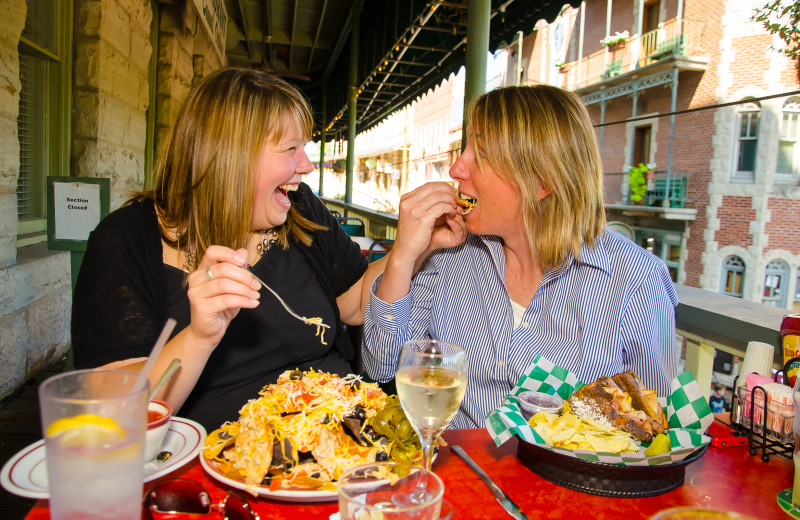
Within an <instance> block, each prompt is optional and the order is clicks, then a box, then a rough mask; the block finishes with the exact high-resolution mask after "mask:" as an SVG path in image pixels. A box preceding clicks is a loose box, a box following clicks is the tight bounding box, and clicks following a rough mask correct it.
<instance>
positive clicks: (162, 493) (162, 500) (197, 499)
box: [144, 478, 260, 520]
mask: <svg viewBox="0 0 800 520" xmlns="http://www.w3.org/2000/svg"><path fill="white" fill-rule="evenodd" d="M144 507H145V510H146V511H147V512H148V513H149V514H150V517H151V518H152V519H153V520H161V519H164V520H166V519H168V518H170V515H182V516H181V518H186V516H185V515H192V516H190V517H188V518H195V517H202V516H208V515H210V514H211V513H213V512H214V511H219V512H220V513H222V516H223V518H224V519H225V520H260V519H259V517H258V514H257V513H256V512H255V511H253V508H252V507H251V506H250V502H248V501H247V498H245V497H244V495H242V494H241V493H239V492H238V491H234V490H231V491H228V494H227V495H225V498H223V499H222V501H221V502H220V503H219V504H214V503H213V502H212V501H211V495H209V494H208V491H207V490H206V488H204V487H203V485H202V484H200V483H199V482H195V481H194V480H187V479H182V478H175V479H169V480H164V481H162V482H159V483H158V484H156V485H155V486H153V487H152V488H151V489H150V491H148V492H147V495H145V497H144Z"/></svg>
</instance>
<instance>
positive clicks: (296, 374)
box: [289, 370, 303, 380]
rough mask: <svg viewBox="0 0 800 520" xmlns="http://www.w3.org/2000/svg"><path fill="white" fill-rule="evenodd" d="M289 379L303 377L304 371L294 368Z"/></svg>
mask: <svg viewBox="0 0 800 520" xmlns="http://www.w3.org/2000/svg"><path fill="white" fill-rule="evenodd" d="M289 379H294V380H300V379H303V373H302V372H300V371H299V370H292V373H291V374H289Z"/></svg>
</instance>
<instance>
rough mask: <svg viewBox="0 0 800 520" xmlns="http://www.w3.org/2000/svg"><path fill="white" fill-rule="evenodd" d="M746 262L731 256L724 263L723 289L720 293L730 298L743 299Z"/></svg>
mask: <svg viewBox="0 0 800 520" xmlns="http://www.w3.org/2000/svg"><path fill="white" fill-rule="evenodd" d="M745 270H746V266H745V264H744V260H742V259H741V258H740V257H738V256H736V255H731V256H729V257H727V258H725V260H724V261H723V262H722V287H721V288H720V292H721V293H722V294H727V295H728V296H736V297H737V298H742V297H743V296H744V273H745Z"/></svg>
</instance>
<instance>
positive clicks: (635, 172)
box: [628, 163, 655, 202]
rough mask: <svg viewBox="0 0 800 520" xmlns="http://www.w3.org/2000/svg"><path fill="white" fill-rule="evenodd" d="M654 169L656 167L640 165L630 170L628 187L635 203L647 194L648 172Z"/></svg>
mask: <svg viewBox="0 0 800 520" xmlns="http://www.w3.org/2000/svg"><path fill="white" fill-rule="evenodd" d="M654 168H655V165H652V164H644V163H639V164H637V165H636V166H631V168H630V169H629V170H628V185H629V186H630V195H631V200H632V201H633V202H639V201H640V200H642V198H643V197H644V196H645V194H646V193H647V172H650V171H653V169H654Z"/></svg>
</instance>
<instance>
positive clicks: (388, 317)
mask: <svg viewBox="0 0 800 520" xmlns="http://www.w3.org/2000/svg"><path fill="white" fill-rule="evenodd" d="M383 318H384V319H385V320H387V321H394V315H393V314H384V315H383Z"/></svg>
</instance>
